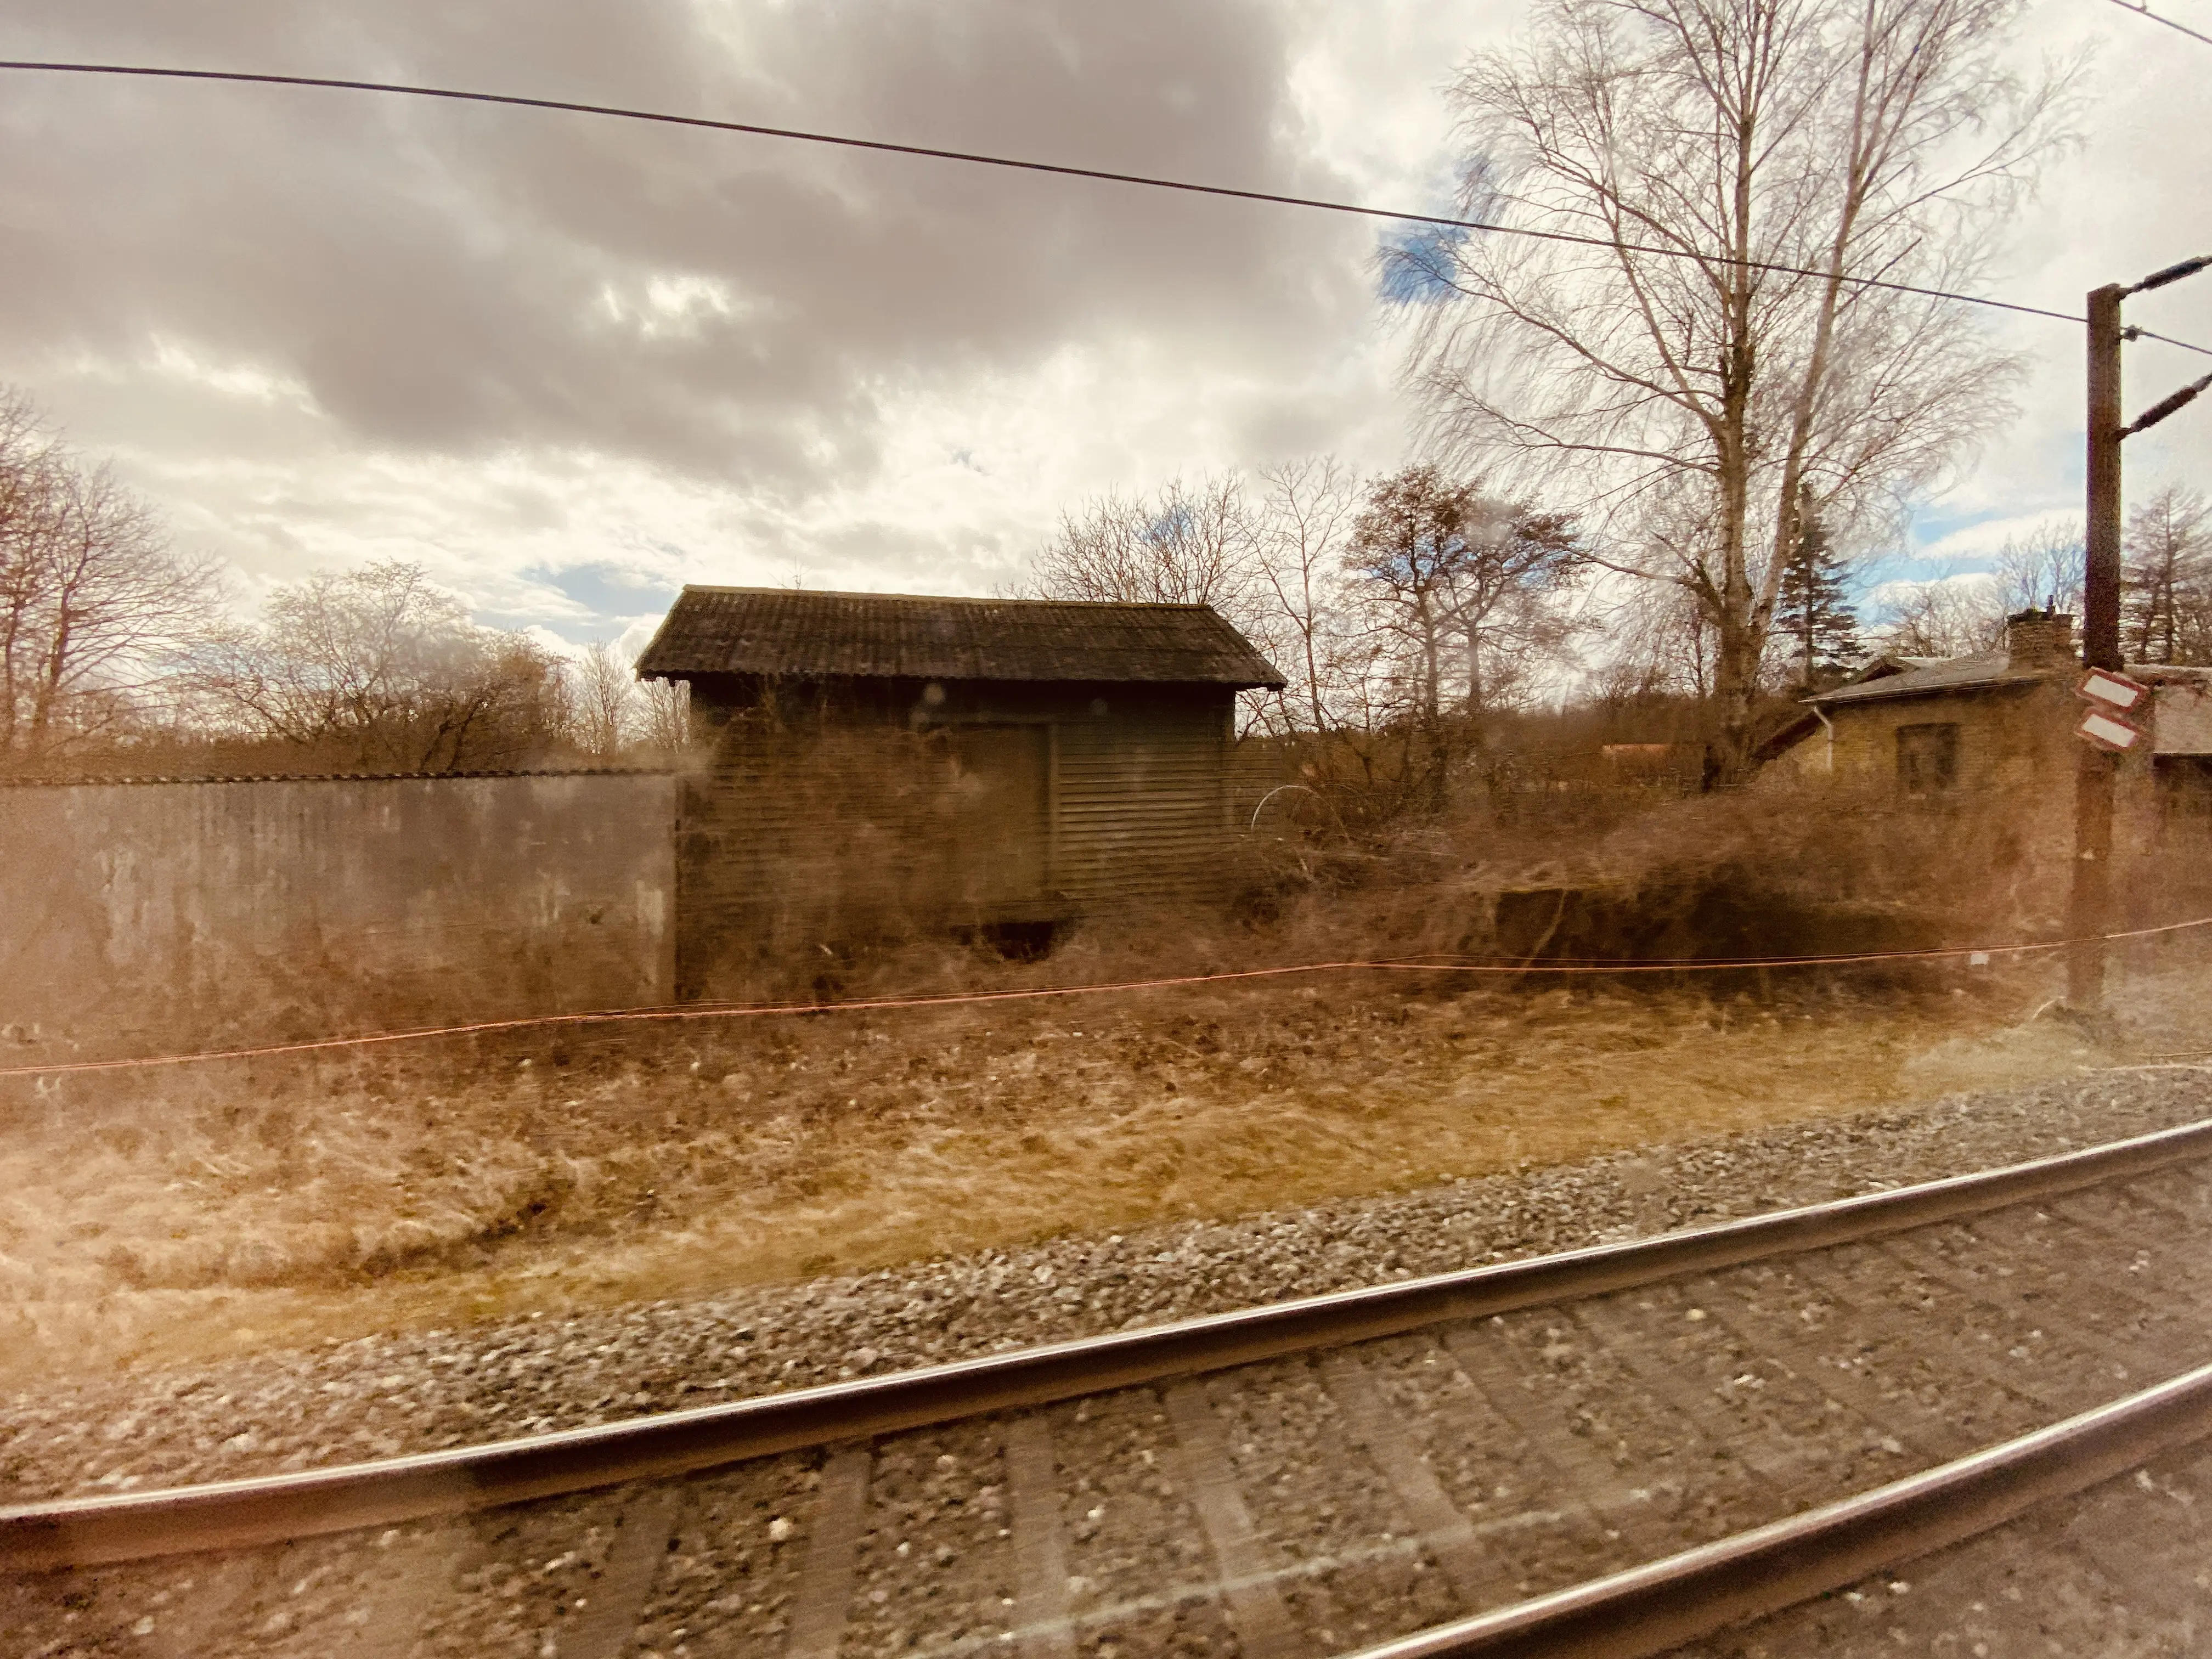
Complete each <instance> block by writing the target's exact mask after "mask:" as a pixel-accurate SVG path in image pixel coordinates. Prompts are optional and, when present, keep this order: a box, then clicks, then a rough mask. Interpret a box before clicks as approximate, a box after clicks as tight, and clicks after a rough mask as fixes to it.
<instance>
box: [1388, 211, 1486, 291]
mask: <svg viewBox="0 0 2212 1659" xmlns="http://www.w3.org/2000/svg"><path fill="white" fill-rule="evenodd" d="M1470 234H1472V233H1470V232H1468V231H1467V230H1464V229H1462V228H1460V227H1458V226H1456V225H1406V226H1403V227H1401V228H1397V229H1395V230H1392V231H1389V232H1386V233H1385V234H1384V235H1383V239H1382V241H1383V248H1382V252H1383V260H1382V273H1381V275H1380V276H1378V277H1377V278H1376V291H1377V293H1378V294H1379V295H1381V297H1382V298H1383V301H1385V302H1386V303H1388V304H1390V305H1399V306H1417V305H1435V304H1437V303H1438V302H1440V301H1445V300H1449V299H1450V298H1451V297H1452V295H1454V294H1455V293H1457V292H1458V290H1457V289H1455V288H1454V287H1453V286H1452V283H1451V281H1450V276H1449V273H1450V271H1451V270H1452V267H1453V265H1454V264H1455V262H1456V260H1457V258H1458V255H1459V249H1460V246H1461V244H1462V243H1463V242H1465V241H1466V240H1467V239H1468V236H1469V235H1470Z"/></svg>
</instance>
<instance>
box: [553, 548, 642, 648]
mask: <svg viewBox="0 0 2212 1659" xmlns="http://www.w3.org/2000/svg"><path fill="white" fill-rule="evenodd" d="M523 574H525V575H526V577H527V578H528V579H529V580H532V581H534V582H541V583H543V584H544V586H547V587H550V588H551V589H552V590H553V591H554V592H556V593H558V594H560V595H561V597H562V599H566V600H568V603H569V605H572V606H574V607H575V608H576V610H577V611H581V612H583V613H584V614H582V615H576V614H574V613H573V612H572V613H571V614H569V615H566V616H559V617H532V621H535V622H539V623H543V625H544V626H545V627H546V628H548V629H550V630H551V631H552V632H553V633H555V634H557V635H560V636H561V637H562V639H565V640H570V641H574V642H576V643H578V644H583V643H587V642H589V641H592V640H597V639H603V638H606V637H608V636H610V635H612V634H614V633H617V632H620V631H621V629H622V627H623V626H624V625H626V624H628V623H631V622H634V621H635V620H636V619H637V618H638V617H645V616H653V615H658V614H659V613H660V612H662V611H666V610H667V609H668V607H669V605H671V603H672V602H673V601H674V600H675V598H676V592H677V584H676V583H674V582H672V581H671V580H668V579H666V578H665V577H663V576H661V575H659V574H656V573H654V572H651V571H645V570H639V569H636V568H632V567H629V566H627V565H621V564H616V563H613V562H610V561H606V560H594V561H592V562H589V563H586V564H573V565H564V566H562V567H561V568H558V569H555V568H550V567H545V566H540V567H538V568H536V569H533V570H528V571H526V572H524V573H523Z"/></svg>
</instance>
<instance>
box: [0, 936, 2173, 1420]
mask: <svg viewBox="0 0 2212 1659" xmlns="http://www.w3.org/2000/svg"><path fill="white" fill-rule="evenodd" d="M2171 954H2172V953H2171V952H2166V953H2154V955H2153V956H2152V957H2148V958H2146V959H2144V962H2143V963H2142V964H2141V965H2142V966H2143V967H2145V968H2147V969H2148V968H2152V967H2155V966H2157V965H2159V964H2160V963H2161V962H2162V961H2164V959H2165V957H2167V956H2170V955H2171ZM1149 960H1151V953H1150V952H1149V951H1147V950H1146V949H1144V948H1143V947H1142V945H1140V944H1139V943H1138V942H1136V941H1133V940H1128V939H1121V940H1115V939H1103V938H1079V939H1074V940H1071V941H1070V943H1069V945H1068V948H1067V950H1066V953H1065V954H1064V956H1063V957H1061V959H1060V961H1059V962H1057V963H1054V977H1058V976H1060V975H1061V974H1066V975H1068V976H1070V977H1076V978H1085V979H1109V978H1114V977H1118V976H1126V975H1127V974H1128V973H1129V971H1130V969H1131V967H1132V965H1133V963H1136V962H1139V961H1149ZM958 968H959V972H960V973H961V975H963V977H965V978H967V979H968V980H969V981H970V982H978V981H981V982H987V983H995V984H999V985H1001V986H1006V987H1012V986H1016V985H1018V984H1021V983H1023V982H1025V981H1026V982H1035V981H1036V978H1038V977H1039V976H1040V975H1039V969H1036V967H1034V966H1031V967H1024V966H1023V965H1021V964H1018V963H1005V962H1001V961H995V960H994V959H991V958H987V957H974V958H971V959H969V960H968V961H965V962H963V963H960V964H958ZM946 971H950V969H947V970H946ZM912 976H913V969H912V966H911V964H909V967H908V977H909V979H911V978H912ZM2046 977H2047V975H2045V973H2044V971H2043V970H2041V969H2034V968H2027V969H2006V968H2002V967H2000V968H1997V969H1995V970H1967V969H1962V968H1960V969H1950V970H1948V971H1947V972H1946V973H1944V974H1943V975H1940V976H1937V977H1934V978H1929V979H1925V980H1923V981H1921V982H1920V983H1919V984H1918V985H1917V987H1912V986H1905V987H1900V986H1899V984H1898V983H1897V982H1896V981H1889V982H1886V983H1882V984H1880V985H1875V986H1869V985H1867V984H1866V983H1865V982H1863V981H1858V980H1856V979H1854V978H1851V977H1838V976H1836V975H1804V976H1800V977H1796V978H1790V979H1786V980H1784V979H1780V978H1778V979H1775V980H1773V981H1770V982H1768V983H1767V984H1766V985H1765V987H1763V989H1762V987H1761V986H1760V985H1759V983H1757V982H1756V981H1753V980H1751V979H1748V978H1747V979H1744V980H1741V981H1736V982H1733V983H1728V982H1724V983H1719V984H1711V983H1705V982H1699V983H1696V984H1680V985H1669V986H1664V987H1660V986H1625V985H1620V984H1607V983H1599V984H1578V985H1576V986H1574V987H1559V988H1556V989H1553V988H1546V987H1543V986H1541V985H1539V984H1534V983H1513V984H1504V985H1500V984H1496V983H1492V982H1490V981H1478V982H1475V983H1469V982H1468V981H1465V980H1464V979H1455V978H1452V977H1450V976H1433V977H1431V976H1427V975H1420V976H1412V977H1408V976H1405V975H1394V976H1376V975H1333V976H1328V977H1325V978H1316V979H1313V980H1310V981H1270V982H1263V983H1261V984H1258V985H1242V986H1239V985H1227V986H1209V987H1181V988H1176V989H1172V990H1164V991H1159V992H1150V993H1124V994H1115V995H1111V996H1101V997H1095V998H1089V999H1085V1000H1079V1001H1061V1000H1048V1001H1043V1002H1035V1003H1023V1004H1006V1003H1000V1004H994V1005H987V1006H967V1007H956V1008H938V1009H915V1010H908V1011H905V1012H878V1013H874V1014H853V1015H842V1016H833V1017H823V1016H817V1017H781V1018H774V1019H767V1020H763V1019H723V1020H714V1019H707V1020H698V1021H692V1022H685V1023H681V1024H670V1025H656V1026H650V1027H644V1028H635V1029H631V1030H626V1031H618V1032H606V1031H600V1032H597V1033H593V1032H590V1031H564V1030H557V1029H556V1030H550V1031H540V1032H534V1033H530V1034H524V1035H513V1034H510V1035H505V1036H489V1037H482V1038H477V1039H455V1040H453V1041H452V1042H447V1043H444V1044H434V1045H430V1046H427V1047H424V1048H419V1049H411V1050H402V1051H392V1050H384V1051H370V1052H368V1053H365V1054H353V1055H345V1056H337V1057H327V1056H325V1057H308V1058H306V1059H301V1058H298V1057H289V1058H279V1059H276V1060H261V1061H254V1062H227V1063H224V1064H222V1065H217V1066H205V1067H200V1068H194V1069H191V1070H179V1071H167V1072H161V1073H147V1074H143V1076H140V1077H137V1078H136V1079H131V1080H129V1081H125V1080H121V1079H115V1078H112V1077H101V1078H89V1079H70V1080H69V1081H68V1082H67V1083H66V1084H65V1085H63V1086H62V1087H61V1088H60V1090H59V1091H49V1092H47V1093H46V1094H44V1095H40V1096H38V1097H32V1096H31V1095H30V1092H29V1091H20V1092H18V1093H15V1095H13V1096H12V1097H11V1100H10V1105H9V1112H8V1135H7V1146H6V1151H5V1152H4V1153H0V1166H4V1168H0V1174H4V1176H5V1179H4V1181H0V1194H4V1197H0V1330H4V1331H6V1332H7V1333H8V1334H9V1343H8V1345H7V1353H8V1358H7V1360H6V1362H5V1364H7V1365H9V1366H11V1367H13V1368H14V1369H15V1374H16V1375H17V1376H23V1377H28V1376H40V1377H43V1378H46V1379H48V1380H51V1379H52V1377H54V1376H58V1375H62V1374H64V1373H66V1372H68V1371H70V1370H74V1369H78V1368H83V1369H98V1368H104V1367H106V1366H107V1365H110V1364H114V1363H117V1362H118V1361H119V1360H124V1361H127V1360H132V1359H137V1360H144V1361H155V1360H174V1359H184V1358H207V1357H210V1356H216V1355H221V1354H224V1353H229V1352H241V1351H246V1350H248V1349H252V1348H256V1347H260V1346H271V1345H275V1346H285V1345H289V1344H292V1343H296V1342H305V1341H310V1340H319V1339H322V1338H325V1337H328V1336H334V1335H342V1334H343V1335H350V1334H358V1333H360V1332H362V1331H364V1330H371V1329H379V1328H392V1327H393V1326H396V1325H402V1324H409V1323H414V1324H421V1325H450V1324H453V1323H454V1322H466V1321H468V1320H470V1319H472V1318H477V1317H486V1316H493V1315H496V1314H505V1313H508V1312H513V1311H516V1310H529V1309H538V1308H543V1309H561V1308H564V1307H571V1306H574V1305H577V1304H591V1303H598V1302H615V1301H621V1300H627V1299H646V1298H653V1297H664V1296H675V1295H683V1294H689V1293H696V1292H702V1291H708V1290H712V1289H715V1288H720V1287H725V1286H729V1285H743V1284H748V1283H759V1282H767V1281H772V1280H777V1279H789V1278H793V1277H803V1276H806V1275H811V1274H814V1273H825V1272H846V1271H858V1270H862V1269H866V1268H868V1267H874V1266H878V1265H882V1264H886V1263H890V1262H896V1261H904V1260H909V1259H913V1258H915V1257H918V1256H927V1255H939V1254H943V1253H947V1252H955V1251H963V1250H970V1249H986V1248H991V1247H994V1246H998V1245H1003V1244H1006V1243H1015V1242H1019V1241H1022V1240H1026V1239H1033V1238H1036V1237H1046V1236H1050V1235H1053V1234H1056V1233H1060V1232H1066V1231H1096V1232H1103V1231H1111V1230H1119V1229H1127V1228H1131V1227H1135V1226H1140V1225H1146V1224H1150V1223H1156V1222H1163V1221H1173V1220H1177V1219H1182V1218H1188V1217H1195V1216H1225V1215H1232V1214H1238V1213H1245V1212H1252V1211H1255V1210H1262V1209H1269V1208H1275V1207H1279V1206H1288V1205H1295V1204H1298V1203H1303V1202H1310V1201H1318V1200H1327V1199H1331V1198H1337V1197H1344V1196H1350V1195H1356V1194H1363V1193H1370V1192H1377V1191H1384V1190H1390V1189H1394V1188H1405V1187H1411V1186H1417V1185H1419V1184H1422V1183H1425V1182H1431V1181H1435V1180H1437V1179H1440V1178H1447V1177H1451V1176H1462V1175H1480V1174H1486V1173H1491V1172H1494V1171H1498V1170H1511V1169H1515V1168H1517V1167H1523V1166H1529V1165H1537V1164H1549V1163H1554V1162H1559V1161H1562V1160H1566V1159H1572V1158H1578V1157H1582V1156H1586V1155H1591V1154H1595V1153H1598V1152H1607V1151H1612V1150H1615V1149H1618V1148H1621V1147H1626V1146H1637V1145H1644V1144H1650V1143H1651V1142H1653V1141H1658V1140H1668V1139H1682V1138H1686V1137H1694V1136H1698V1135H1703V1134H1710V1133H1725V1132H1728V1131H1730V1130H1734V1129H1737V1128H1743V1127H1753V1126H1756V1125H1759V1124H1765V1123H1772V1122H1777V1121H1792V1120H1798V1119H1805V1118H1812V1117H1820V1116H1827V1115H1836V1114H1840V1113H1848V1112H1854V1111H1860V1110H1864V1109H1869V1108H1873V1107H1878V1106H1881V1105H1882V1104H1884V1103H1888V1102H1892V1101H1899V1100H1906V1099H1920V1098H1926V1097H1929V1096H1930V1095H1932V1094H1936V1093H1940V1092H1942V1091H1943V1090H1945V1089H1947V1088H1960V1087H1970V1086H1981V1085H1993V1084H2002V1083H2006V1082H2011V1081H2017V1080H2021V1079H2026V1078H2029V1077H2034V1076H2041V1075H2050V1074H2052V1073H2064V1072H2066V1071H2068V1070H2069V1069H2070V1068H2072V1067H2073V1066H2078V1065H2080V1064H2083V1063H2085V1062H2087V1061H2088V1060H2093V1059H2094V1058H2095V1056H2094V1055H2093V1054H2091V1053H2089V1052H2088V1051H2087V1048H2085V1046H2084V1044H2083V1042H2082V1041H2081V1038H2080V1037H2079V1036H2078V1034H2076V1033H2075V1032H2074V1031H2073V1030H2071V1029H2070V1028H2067V1027H2064V1026H2062V1025H2054V1024H2048V1023H2045V1024H2040V1025H2037V1026H2034V1027H2031V1028H2027V1029H2025V1030H2015V1029H2014V1028H2015V1027H2016V1026H2017V1024H2018V1022H2019V1021H2021V1020H2022V1019H2023V1018H2026V1017H2027V1015H2028V1014H2030V1013H2032V1012H2033V1010H2034V1008H2035V1007H2036V1006H2038V1004H2039V1001H2040V1000H2042V998H2043V996H2044V995H2045V983H2044V981H2045V978H2046ZM2201 983H2202V981H2201V979H2200V978H2190V979H2188V980H2186V981H2170V980H2168V979H2164V978H2159V977H2156V976H2154V977H2152V978H2149V979H2139V980H2138V981H2135V982H2132V983H2131V984H2130V1006H2131V1007H2132V1008H2134V1009H2135V1010H2136V1018H2138V1020H2139V1021H2141V1022H2143V1023H2142V1024H2140V1025H2139V1027H2138V1029H2136V1030H2135V1031H2133V1032H2132V1033H2131V1034H2130V1041H2131V1042H2134V1043H2135V1044H2136V1046H2137V1047H2153V1048H2154V1047H2157V1046H2160V1044H2163V1045H2164V1046H2166V1047H2175V1046H2182V1045H2180V1044H2179V1042H2177V1041H2176V1039H2175V1036H2174V1032H2175V1030H2178V1029H2179V1028H2181V1027H2184V1026H2186V1025H2187V1024H2188V1023H2189V1015H2188V1008H2189V1006H2190V1000H2191V999H2193V998H2194V997H2195V996H2196V994H2197V987H2200V986H2201Z"/></svg>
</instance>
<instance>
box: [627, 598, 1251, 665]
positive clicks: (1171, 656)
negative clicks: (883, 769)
mask: <svg viewBox="0 0 2212 1659" xmlns="http://www.w3.org/2000/svg"><path fill="white" fill-rule="evenodd" d="M637 671H638V673H639V674H640V675H641V676H644V677H646V678H664V679H682V678H686V677H688V676H690V675H694V674H779V675H796V676H799V677H801V678H858V679H917V680H1109V681H1110V680H1122V681H1131V680H1137V681H1151V682H1159V683H1180V684H1194V683H1195V684H1207V685H1232V686H1240V687H1243V686H1255V685H1270V686H1273V685H1280V684H1283V677H1282V676H1281V675H1280V674H1279V673H1277V672H1276V671H1275V670H1274V668H1273V665H1271V664H1269V663H1268V662H1267V659H1265V658H1264V657H1262V656H1261V654H1260V653H1258V652H1257V651H1255V650H1254V649H1253V648H1252V645H1251V642H1250V641H1249V640H1247V639H1246V638H1245V637H1244V636H1243V635H1242V634H1240V633H1238V632H1237V630H1236V629H1234V628H1232V627H1231V626H1230V625H1229V624H1228V623H1226V622H1225V621H1223V620H1222V618H1221V617H1219V616H1218V614H1217V613H1216V612H1215V611H1214V610H1213V608H1212V606H1211V605H1110V604H1095V603H1090V602H1083V601H1076V600H1067V599H940V598H933V597H924V596H918V595H914V594H907V593H814V592H806V591H805V590H804V589H793V588H781V587H690V586H687V587H686V588H685V589H684V592H682V593H681V594H679V595H678V598H677V600H676V603H675V605H673V606H672V607H671V609H670V611H669V612H668V616H667V618H666V620H665V621H664V622H663V623H661V624H660V629H659V632H658V633H656V634H655V635H653V642H652V643H651V644H650V645H648V646H647V647H645V653H644V654H643V655H642V656H641V657H640V658H639V659H638V663H637Z"/></svg>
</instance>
